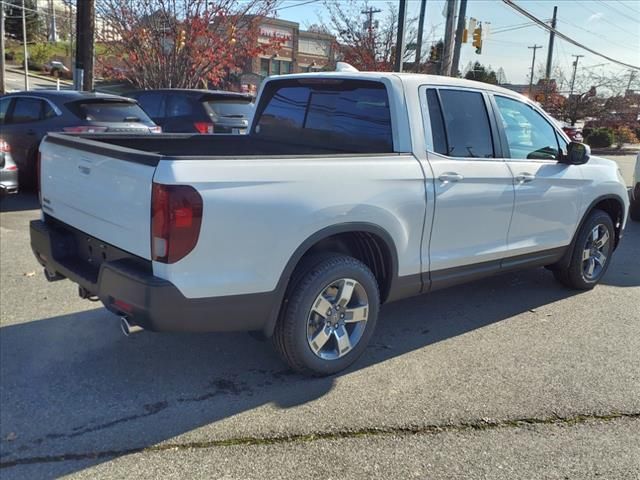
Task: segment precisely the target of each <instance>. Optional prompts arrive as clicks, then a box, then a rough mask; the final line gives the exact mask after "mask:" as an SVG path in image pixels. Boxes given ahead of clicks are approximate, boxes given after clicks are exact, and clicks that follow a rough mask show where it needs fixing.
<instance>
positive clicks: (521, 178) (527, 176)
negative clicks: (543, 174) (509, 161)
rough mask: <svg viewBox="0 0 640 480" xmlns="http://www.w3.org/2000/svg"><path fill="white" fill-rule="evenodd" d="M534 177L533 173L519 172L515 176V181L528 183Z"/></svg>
mask: <svg viewBox="0 0 640 480" xmlns="http://www.w3.org/2000/svg"><path fill="white" fill-rule="evenodd" d="M535 178H536V176H535V175H533V174H532V173H527V172H524V173H519V174H518V175H516V176H515V179H516V182H518V183H529V182H532V181H533V180H535Z"/></svg>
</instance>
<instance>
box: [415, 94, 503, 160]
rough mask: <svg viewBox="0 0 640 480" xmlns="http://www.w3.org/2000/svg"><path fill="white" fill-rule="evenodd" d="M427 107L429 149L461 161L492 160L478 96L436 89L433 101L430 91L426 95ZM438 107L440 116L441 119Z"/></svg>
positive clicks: (490, 141) (485, 118) (488, 129)
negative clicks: (430, 147)
mask: <svg viewBox="0 0 640 480" xmlns="http://www.w3.org/2000/svg"><path fill="white" fill-rule="evenodd" d="M427 92H428V91H427ZM437 98H439V105H438V103H437ZM427 104H428V107H429V118H430V120H431V128H432V134H433V136H434V138H433V146H434V149H435V151H436V152H437V153H441V154H443V155H448V156H450V157H461V158H493V157H494V149H493V139H492V137H491V126H490V123H489V115H488V113H487V107H486V105H485V101H484V97H483V95H482V93H480V92H473V91H467V90H449V89H440V90H438V96H437V97H436V96H435V90H433V93H431V94H429V93H427ZM438 107H440V111H441V112H442V113H441V117H440V116H439V115H438ZM440 119H441V120H440ZM440 122H442V124H443V125H440ZM443 127H444V137H445V141H444V142H443V139H442V137H443V134H442V130H443Z"/></svg>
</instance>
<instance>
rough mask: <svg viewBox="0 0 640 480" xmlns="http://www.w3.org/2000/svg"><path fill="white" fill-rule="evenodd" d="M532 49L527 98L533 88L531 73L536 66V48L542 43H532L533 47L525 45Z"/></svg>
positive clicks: (540, 46)
mask: <svg viewBox="0 0 640 480" xmlns="http://www.w3.org/2000/svg"><path fill="white" fill-rule="evenodd" d="M527 48H528V49H533V60H531V76H530V77H529V98H531V89H532V88H533V73H534V69H535V67H536V50H538V49H539V48H542V45H535V44H534V45H533V47H527Z"/></svg>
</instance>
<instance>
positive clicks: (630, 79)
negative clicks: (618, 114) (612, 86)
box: [624, 70, 636, 95]
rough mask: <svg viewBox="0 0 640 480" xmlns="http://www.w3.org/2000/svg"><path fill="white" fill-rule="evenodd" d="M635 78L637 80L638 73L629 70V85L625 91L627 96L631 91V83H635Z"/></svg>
mask: <svg viewBox="0 0 640 480" xmlns="http://www.w3.org/2000/svg"><path fill="white" fill-rule="evenodd" d="M634 78H636V71H635V70H629V83H627V89H626V90H625V91H624V93H625V95H626V93H627V92H628V91H629V90H631V83H632V82H633V79H634Z"/></svg>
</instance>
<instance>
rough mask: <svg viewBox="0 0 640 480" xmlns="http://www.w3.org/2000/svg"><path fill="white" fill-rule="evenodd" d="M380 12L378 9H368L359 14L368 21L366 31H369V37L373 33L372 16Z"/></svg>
mask: <svg viewBox="0 0 640 480" xmlns="http://www.w3.org/2000/svg"><path fill="white" fill-rule="evenodd" d="M380 12H382V10H380V9H379V8H375V9H374V8H373V7H369V8H368V9H367V10H362V11H361V12H360V13H362V14H363V15H366V16H367V18H368V20H367V29H368V30H369V35H371V33H372V32H373V16H374V15H375V14H376V13H380Z"/></svg>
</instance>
